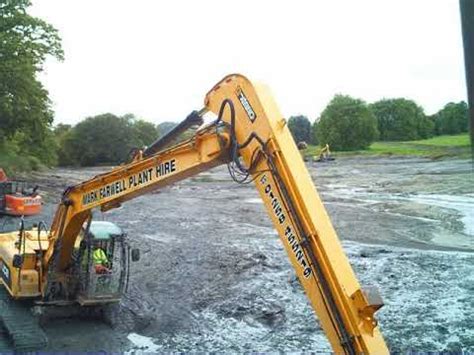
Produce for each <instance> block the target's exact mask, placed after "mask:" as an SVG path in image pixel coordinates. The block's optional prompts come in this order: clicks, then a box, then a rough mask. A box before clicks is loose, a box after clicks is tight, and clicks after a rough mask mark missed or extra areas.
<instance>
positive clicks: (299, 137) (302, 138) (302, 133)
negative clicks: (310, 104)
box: [288, 115, 313, 143]
mask: <svg viewBox="0 0 474 355" xmlns="http://www.w3.org/2000/svg"><path fill="white" fill-rule="evenodd" d="M288 128H289V129H290V131H291V134H292V135H293V139H294V140H295V142H296V143H299V142H306V143H313V139H312V136H311V122H309V120H308V118H307V117H306V116H302V115H300V116H292V117H290V119H289V120H288Z"/></svg>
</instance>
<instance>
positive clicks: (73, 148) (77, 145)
mask: <svg viewBox="0 0 474 355" xmlns="http://www.w3.org/2000/svg"><path fill="white" fill-rule="evenodd" d="M55 133H56V139H57V141H58V142H59V145H60V150H59V154H58V155H59V164H60V165H81V166H90V165H97V164H119V163H122V162H124V161H126V160H127V158H128V157H129V155H130V153H131V151H132V150H133V149H134V148H142V147H144V146H146V145H148V144H150V143H151V142H153V141H154V140H155V139H156V137H157V136H158V130H157V128H156V127H155V125H153V124H152V123H149V122H146V121H143V120H138V119H136V118H135V116H133V115H131V114H127V115H125V116H123V117H117V116H115V115H113V114H111V113H106V114H103V115H98V116H94V117H89V118H86V119H85V120H84V121H82V122H80V123H78V124H77V125H76V126H74V127H73V128H68V127H66V126H64V125H62V126H58V127H56V131H55Z"/></svg>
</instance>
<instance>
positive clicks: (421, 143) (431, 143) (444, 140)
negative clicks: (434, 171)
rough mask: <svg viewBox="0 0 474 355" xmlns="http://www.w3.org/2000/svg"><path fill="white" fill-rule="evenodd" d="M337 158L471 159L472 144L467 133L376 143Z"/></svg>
mask: <svg viewBox="0 0 474 355" xmlns="http://www.w3.org/2000/svg"><path fill="white" fill-rule="evenodd" d="M319 150H320V147H318V146H309V148H308V150H307V151H306V153H305V154H306V155H307V156H315V155H318V154H319ZM334 154H335V155H336V156H338V155H339V156H345V155H375V156H377V155H380V156H386V155H408V156H423V157H429V158H433V159H436V158H442V157H449V156H455V157H470V155H471V143H470V138H469V135H468V134H467V133H464V134H458V135H453V136H438V137H433V138H429V139H423V140H417V141H408V142H375V143H373V144H372V145H371V146H370V147H369V149H367V150H357V151H350V152H335V153H334Z"/></svg>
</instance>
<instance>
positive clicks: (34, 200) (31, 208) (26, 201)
mask: <svg viewBox="0 0 474 355" xmlns="http://www.w3.org/2000/svg"><path fill="white" fill-rule="evenodd" d="M42 203H43V200H42V198H41V196H40V195H39V194H38V186H35V187H33V188H30V187H29V185H28V183H27V182H26V181H22V180H9V179H8V178H7V174H6V173H5V171H4V170H3V169H2V168H0V214H7V215H11V216H32V215H36V214H39V213H41V208H42Z"/></svg>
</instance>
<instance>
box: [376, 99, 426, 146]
mask: <svg viewBox="0 0 474 355" xmlns="http://www.w3.org/2000/svg"><path fill="white" fill-rule="evenodd" d="M369 107H370V109H371V110H372V112H373V113H374V115H375V117H376V118H377V127H378V130H379V133H380V139H381V140H383V141H409V140H414V139H419V138H428V137H431V136H432V135H433V123H432V121H431V120H430V119H429V118H427V117H426V116H425V113H424V111H423V108H421V107H420V106H418V105H417V104H416V103H415V102H414V101H412V100H407V99H403V98H397V99H382V100H380V101H377V102H375V103H373V104H371V105H370V106H369Z"/></svg>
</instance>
